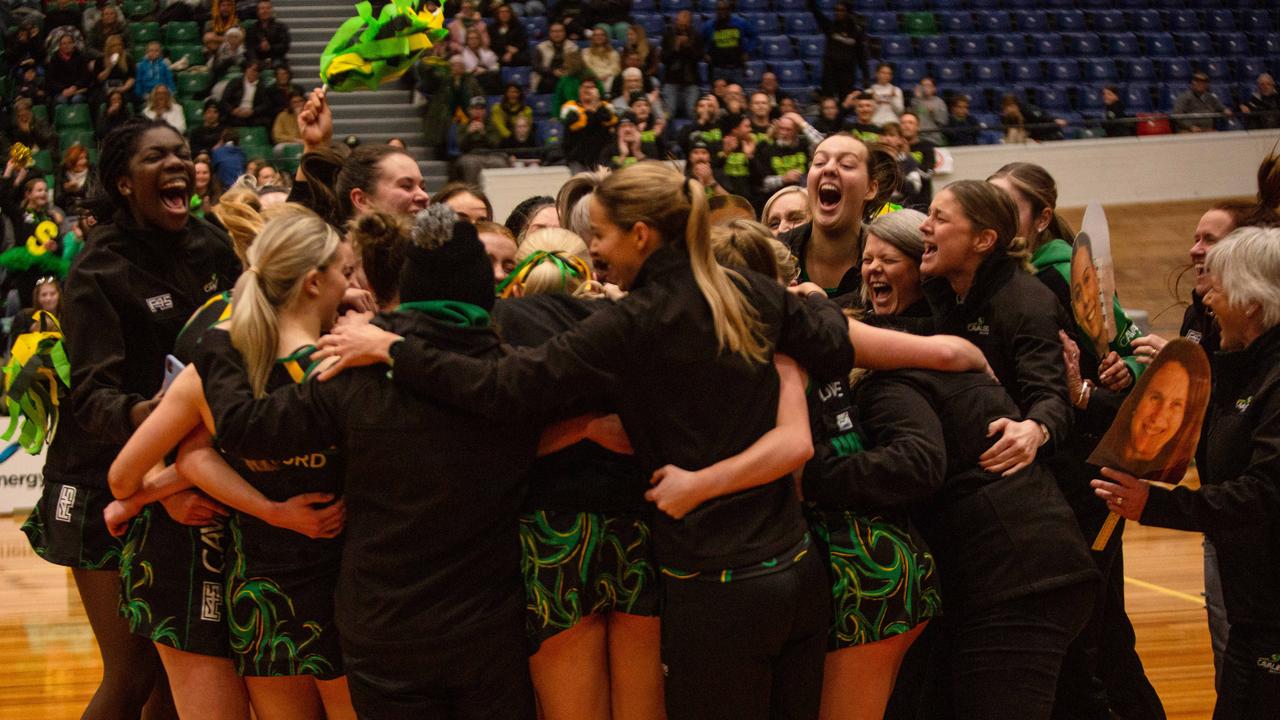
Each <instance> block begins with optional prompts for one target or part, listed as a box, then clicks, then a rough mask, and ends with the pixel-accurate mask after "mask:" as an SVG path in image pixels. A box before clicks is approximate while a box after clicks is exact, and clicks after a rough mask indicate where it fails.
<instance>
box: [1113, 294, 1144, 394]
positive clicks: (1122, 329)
mask: <svg viewBox="0 0 1280 720" xmlns="http://www.w3.org/2000/svg"><path fill="white" fill-rule="evenodd" d="M1112 302H1113V305H1112V312H1113V313H1114V314H1115V318H1116V336H1115V338H1114V339H1113V340H1112V341H1111V349H1112V350H1114V351H1115V352H1116V354H1117V355H1119V356H1120V359H1121V360H1123V361H1124V364H1125V365H1128V366H1129V372H1130V373H1131V374H1132V375H1133V379H1134V380H1135V381H1136V380H1137V379H1138V378H1140V377H1142V373H1143V371H1144V370H1146V369H1147V366H1146V365H1144V364H1142V363H1140V362H1138V359H1137V358H1136V357H1135V356H1134V354H1133V341H1134V340H1135V339H1137V338H1138V337H1139V335H1140V333H1141V331H1140V330H1138V326H1137V325H1134V324H1133V321H1132V320H1130V319H1129V316H1128V315H1127V314H1125V311H1124V308H1122V307H1120V296H1119V295H1116V296H1115V298H1114V299H1113V301H1112Z"/></svg>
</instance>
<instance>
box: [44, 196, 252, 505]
mask: <svg viewBox="0 0 1280 720" xmlns="http://www.w3.org/2000/svg"><path fill="white" fill-rule="evenodd" d="M239 275H240V262H239V260H237V259H236V255H235V252H234V251H233V250H232V249H231V240H230V238H228V237H227V235H226V234H225V233H223V232H222V231H221V230H219V229H217V228H216V227H214V226H213V225H211V224H210V223H208V222H206V221H205V220H202V219H200V218H197V217H194V216H193V217H192V218H191V219H189V220H188V221H187V230H186V232H184V233H167V232H164V231H161V230H156V229H154V228H140V227H138V226H137V225H136V224H134V222H133V220H132V219H131V218H130V217H128V216H127V215H126V214H125V213H123V212H121V213H117V214H116V216H115V219H114V221H113V222H112V223H109V224H105V225H99V226H97V227H95V228H94V229H93V230H92V231H90V233H89V241H88V242H87V243H86V246H85V249H84V250H83V251H82V252H81V253H80V255H79V256H78V257H77V258H76V261H75V263H74V265H72V267H71V272H70V274H69V275H68V277H67V285H66V288H67V289H66V294H65V295H64V296H63V311H62V318H61V320H62V330H63V333H64V338H65V345H66V350H67V359H68V360H70V361H71V397H70V405H69V409H70V412H67V409H68V406H66V405H64V406H63V410H64V412H63V413H62V415H61V417H60V418H59V422H58V433H57V435H56V436H54V439H53V444H52V445H51V446H50V448H49V455H48V460H47V461H46V463H45V468H44V473H45V482H60V483H71V484H75V485H84V486H87V487H96V488H106V487H107V469H108V468H109V467H110V466H111V462H112V461H113V460H115V457H116V455H117V454H118V453H119V452H120V448H122V447H123V446H124V443H125V442H126V441H127V440H128V439H129V436H130V435H132V434H133V429H134V428H133V423H132V422H131V421H130V419H129V411H130V410H131V409H132V408H133V406H134V405H136V404H138V403H140V402H142V401H144V400H148V399H150V398H151V397H153V396H154V395H155V394H156V393H157V392H159V390H160V385H161V383H162V382H163V380H164V357H165V355H168V354H169V353H171V352H173V348H174V342H175V340H176V339H177V337H178V333H179V331H181V330H182V327H183V325H185V324H186V322H187V319H188V318H190V317H191V314H192V313H193V312H195V311H196V309H198V308H199V307H200V306H201V305H202V304H204V302H205V300H207V299H208V298H209V297H210V296H212V295H217V294H218V293H221V292H223V291H225V290H228V289H230V288H231V286H232V284H233V283H235V281H236V278H237V277H239Z"/></svg>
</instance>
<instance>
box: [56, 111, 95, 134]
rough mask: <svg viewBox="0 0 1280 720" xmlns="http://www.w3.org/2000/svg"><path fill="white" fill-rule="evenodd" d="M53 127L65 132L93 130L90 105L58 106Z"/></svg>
mask: <svg viewBox="0 0 1280 720" xmlns="http://www.w3.org/2000/svg"><path fill="white" fill-rule="evenodd" d="M53 126H54V127H55V128H57V129H58V132H62V131H64V130H92V129H93V118H92V117H90V113H89V106H88V105H58V106H57V107H55V108H54V110H53Z"/></svg>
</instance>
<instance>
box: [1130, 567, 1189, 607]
mask: <svg viewBox="0 0 1280 720" xmlns="http://www.w3.org/2000/svg"><path fill="white" fill-rule="evenodd" d="M1124 581H1125V582H1127V583H1132V584H1133V585H1137V586H1138V587H1140V588H1142V589H1144V590H1150V591H1152V592H1156V593H1160V594H1161V595H1168V596H1169V597H1173V598H1178V599H1179V600H1186V601H1187V602H1189V603H1195V605H1196V606H1197V607H1204V598H1203V597H1200V596H1197V595H1190V594H1188V593H1184V592H1179V591H1177V590H1171V589H1169V588H1167V587H1164V586H1163V585H1156V584H1155V583H1149V582H1147V581H1146V580H1139V579H1138V578H1135V577H1129V576H1128V575H1125V576H1124Z"/></svg>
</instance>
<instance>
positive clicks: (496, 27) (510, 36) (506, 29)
mask: <svg viewBox="0 0 1280 720" xmlns="http://www.w3.org/2000/svg"><path fill="white" fill-rule="evenodd" d="M489 43H490V45H489V47H490V49H492V50H493V51H494V52H495V53H497V54H498V60H499V61H500V62H501V63H502V65H503V66H504V67H517V66H520V65H528V64H529V33H528V32H527V31H526V30H525V29H524V23H522V22H520V20H519V19H518V18H517V17H516V14H515V11H514V10H512V9H511V6H510V5H508V4H506V3H503V4H501V5H499V6H498V9H497V11H496V12H495V16H494V18H493V22H491V23H490V24H489Z"/></svg>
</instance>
